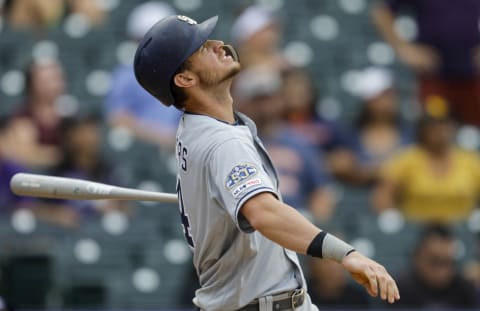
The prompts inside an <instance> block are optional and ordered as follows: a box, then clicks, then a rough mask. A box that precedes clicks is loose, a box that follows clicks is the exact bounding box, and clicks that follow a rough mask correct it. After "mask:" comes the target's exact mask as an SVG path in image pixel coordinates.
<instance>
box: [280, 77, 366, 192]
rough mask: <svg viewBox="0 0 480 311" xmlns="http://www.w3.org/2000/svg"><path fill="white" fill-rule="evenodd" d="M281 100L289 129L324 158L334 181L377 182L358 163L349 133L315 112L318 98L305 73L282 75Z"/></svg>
mask: <svg viewBox="0 0 480 311" xmlns="http://www.w3.org/2000/svg"><path fill="white" fill-rule="evenodd" d="M282 97H283V99H284V100H285V104H286V111H287V112H286V120H287V122H288V125H289V126H290V128H291V129H292V131H293V132H295V134H296V135H297V136H298V137H302V139H303V140H304V141H305V142H306V143H307V145H309V146H311V147H312V149H313V150H314V152H315V153H318V152H321V153H323V154H325V159H326V160H327V161H328V169H329V170H330V172H331V173H332V174H333V175H334V176H335V177H337V178H338V179H340V180H342V181H346V182H353V183H356V184H364V183H367V182H370V181H371V180H372V179H373V178H374V174H373V173H374V171H373V170H371V169H370V168H369V167H367V166H363V165H361V164H360V163H359V161H358V159H357V157H356V155H355V153H354V150H353V148H352V143H351V139H350V138H349V137H348V134H347V132H346V131H345V130H344V129H342V128H341V126H340V125H339V124H336V123H335V122H332V121H328V120H325V119H323V118H322V117H321V116H319V114H318V113H317V112H316V110H315V109H316V106H315V105H316V102H317V94H316V90H315V87H314V85H313V80H312V79H311V78H310V76H309V75H308V73H307V72H306V71H304V70H302V69H300V68H291V69H289V70H286V71H285V72H284V73H283V88H282Z"/></svg>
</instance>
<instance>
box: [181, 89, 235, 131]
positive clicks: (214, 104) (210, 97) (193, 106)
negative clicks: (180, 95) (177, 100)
mask: <svg viewBox="0 0 480 311" xmlns="http://www.w3.org/2000/svg"><path fill="white" fill-rule="evenodd" d="M195 95H196V96H194V97H193V98H192V99H191V100H189V101H188V102H187V104H186V105H185V111H187V112H191V113H195V114H203V115H207V116H209V117H212V118H215V119H217V120H221V121H224V122H227V123H230V124H233V123H235V117H234V114H233V99H232V96H231V95H230V91H229V90H228V89H227V90H226V92H202V93H199V94H195Z"/></svg>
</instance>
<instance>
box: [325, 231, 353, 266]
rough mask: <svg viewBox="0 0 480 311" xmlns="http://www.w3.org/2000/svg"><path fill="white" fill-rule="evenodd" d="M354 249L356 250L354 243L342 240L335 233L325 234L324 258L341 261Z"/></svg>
mask: <svg viewBox="0 0 480 311" xmlns="http://www.w3.org/2000/svg"><path fill="white" fill-rule="evenodd" d="M353 250H355V248H354V247H353V246H352V245H350V244H348V243H346V242H344V241H342V240H340V239H339V238H337V237H335V236H334V235H331V234H329V233H327V234H326V235H325V238H324V240H323V245H322V255H323V258H329V259H332V260H335V261H336V262H338V263H340V262H342V260H343V258H344V257H345V256H346V255H347V254H348V253H349V252H351V251H353Z"/></svg>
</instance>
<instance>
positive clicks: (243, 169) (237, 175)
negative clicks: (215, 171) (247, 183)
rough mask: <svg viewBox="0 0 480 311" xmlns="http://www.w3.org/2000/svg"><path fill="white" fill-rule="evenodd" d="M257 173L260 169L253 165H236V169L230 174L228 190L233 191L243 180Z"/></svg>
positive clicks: (226, 183) (227, 182) (226, 184)
mask: <svg viewBox="0 0 480 311" xmlns="http://www.w3.org/2000/svg"><path fill="white" fill-rule="evenodd" d="M257 172H258V169H257V168H256V167H255V165H253V164H249V163H245V164H239V165H236V166H235V167H234V168H232V170H231V171H230V173H228V176H227V180H226V181H225V186H226V187H227V188H228V189H232V188H233V187H234V186H235V185H237V184H239V183H240V182H242V181H243V180H245V179H248V178H250V177H252V176H255V175H256V174H257Z"/></svg>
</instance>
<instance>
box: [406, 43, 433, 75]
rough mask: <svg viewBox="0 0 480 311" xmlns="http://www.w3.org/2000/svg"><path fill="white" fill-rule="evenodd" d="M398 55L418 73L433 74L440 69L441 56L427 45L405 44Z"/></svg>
mask: <svg viewBox="0 0 480 311" xmlns="http://www.w3.org/2000/svg"><path fill="white" fill-rule="evenodd" d="M397 53H398V56H399V57H400V60H401V61H402V62H403V63H405V64H406V65H407V66H409V67H411V68H412V69H413V70H414V71H416V72H418V73H433V72H435V71H437V70H438V68H439V67H440V62H441V60H440V55H438V52H437V51H436V50H435V49H433V48H431V47H429V46H427V45H423V44H417V43H404V44H402V45H401V46H400V47H398V48H397Z"/></svg>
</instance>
